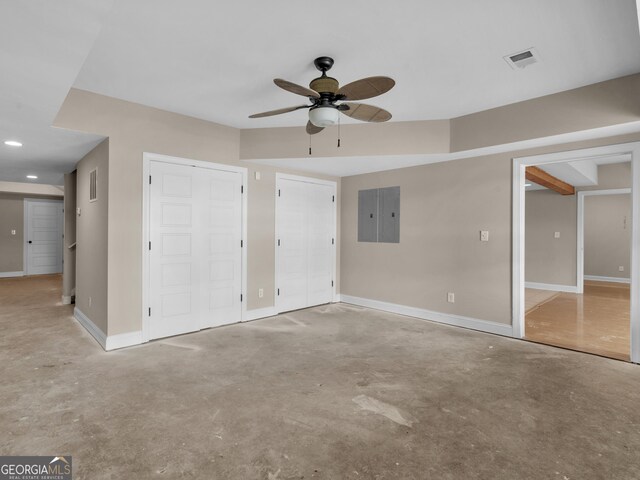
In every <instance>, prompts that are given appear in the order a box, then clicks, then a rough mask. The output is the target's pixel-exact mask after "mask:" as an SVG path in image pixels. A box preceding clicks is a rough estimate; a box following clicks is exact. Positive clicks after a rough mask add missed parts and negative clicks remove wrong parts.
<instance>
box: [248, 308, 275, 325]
mask: <svg viewBox="0 0 640 480" xmlns="http://www.w3.org/2000/svg"><path fill="white" fill-rule="evenodd" d="M277 314H278V311H277V310H276V307H265V308H256V309H254V310H247V312H246V314H245V317H244V320H243V321H244V322H249V321H251V320H258V319H259V318H267V317H273V316H275V315H277Z"/></svg>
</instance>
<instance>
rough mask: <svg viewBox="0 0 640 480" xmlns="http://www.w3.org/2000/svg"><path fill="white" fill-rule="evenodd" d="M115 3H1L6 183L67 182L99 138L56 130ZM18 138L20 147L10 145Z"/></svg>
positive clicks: (0, 164)
mask: <svg viewBox="0 0 640 480" xmlns="http://www.w3.org/2000/svg"><path fill="white" fill-rule="evenodd" d="M111 5H112V0H55V1H51V0H30V1H28V2H16V1H3V2H0V65H2V75H0V180H4V181H17V182H25V181H27V179H26V178H25V175H28V174H36V175H37V176H38V180H35V181H34V183H49V184H56V185H60V184H62V174H63V173H65V172H68V171H70V170H72V169H73V166H74V165H75V163H76V162H77V160H78V158H80V157H82V155H84V154H85V153H86V152H87V151H89V150H91V148H93V146H95V145H96V144H97V143H98V142H99V141H100V137H98V136H95V135H86V134H82V133H79V132H70V131H66V130H62V129H57V128H52V127H51V124H52V122H53V119H54V118H55V116H56V114H57V113H58V109H59V108H60V106H61V105H62V102H63V101H64V99H65V97H66V96H67V93H68V92H69V87H70V86H71V85H72V84H73V82H74V81H75V78H76V76H77V74H78V72H79V71H80V68H81V67H82V65H83V63H84V60H85V58H86V57H87V54H88V53H89V51H90V50H91V48H92V46H93V42H94V41H95V39H96V38H97V36H98V33H99V32H100V27H101V23H102V20H103V17H104V15H105V14H106V13H107V12H108V11H109V9H110V8H111ZM9 139H12V140H18V141H20V142H22V143H23V147H22V148H15V147H8V146H6V145H4V141H5V140H9Z"/></svg>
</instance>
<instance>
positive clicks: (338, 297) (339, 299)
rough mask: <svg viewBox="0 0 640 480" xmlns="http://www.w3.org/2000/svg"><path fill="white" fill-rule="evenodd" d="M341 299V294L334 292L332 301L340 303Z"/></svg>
mask: <svg viewBox="0 0 640 480" xmlns="http://www.w3.org/2000/svg"><path fill="white" fill-rule="evenodd" d="M341 301H342V295H340V294H339V293H336V294H335V295H334V296H333V303H340V302H341Z"/></svg>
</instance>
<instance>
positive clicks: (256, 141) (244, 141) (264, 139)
mask: <svg viewBox="0 0 640 480" xmlns="http://www.w3.org/2000/svg"><path fill="white" fill-rule="evenodd" d="M340 129H341V135H340V137H341V141H340V148H338V137H337V131H336V129H335V128H328V129H326V130H325V131H323V132H321V133H318V134H317V135H313V136H312V137H311V145H312V152H313V156H314V157H336V156H337V157H341V156H363V155H412V154H420V153H443V152H448V151H449V141H450V139H449V121H448V120H427V121H421V122H392V123H377V124H376V123H371V124H362V123H361V124H350V125H342V126H341V128H340ZM308 156H309V135H307V133H306V132H305V130H304V127H290V128H252V129H247V130H241V131H240V158H241V159H243V160H244V159H256V158H305V157H308Z"/></svg>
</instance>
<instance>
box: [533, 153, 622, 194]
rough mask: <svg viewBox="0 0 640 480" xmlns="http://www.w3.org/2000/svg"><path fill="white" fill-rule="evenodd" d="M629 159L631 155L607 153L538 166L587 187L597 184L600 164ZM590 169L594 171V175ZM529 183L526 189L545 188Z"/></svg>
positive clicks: (557, 176)
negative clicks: (606, 154)
mask: <svg viewBox="0 0 640 480" xmlns="http://www.w3.org/2000/svg"><path fill="white" fill-rule="evenodd" d="M630 161H631V155H629V154H625V155H609V156H605V157H597V158H589V159H585V160H579V161H571V162H558V163H549V164H545V165H540V166H539V167H538V168H540V169H541V170H544V171H545V172H547V173H548V174H549V175H553V176H554V177H556V178H558V179H560V180H562V181H563V182H566V183H568V184H569V185H573V186H574V187H589V186H595V185H598V173H597V172H598V167H599V166H600V165H611V164H614V163H627V162H630ZM590 171H593V173H595V176H593V175H592V174H591V172H590ZM528 183H530V185H529V186H528V187H526V190H527V191H531V190H546V187H543V186H542V185H538V184H537V183H531V182H528Z"/></svg>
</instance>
